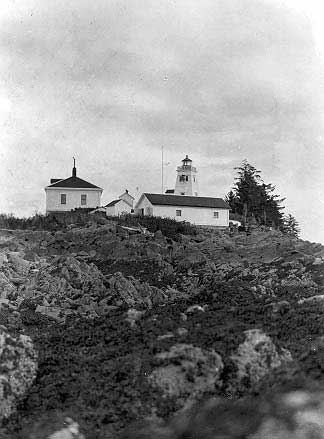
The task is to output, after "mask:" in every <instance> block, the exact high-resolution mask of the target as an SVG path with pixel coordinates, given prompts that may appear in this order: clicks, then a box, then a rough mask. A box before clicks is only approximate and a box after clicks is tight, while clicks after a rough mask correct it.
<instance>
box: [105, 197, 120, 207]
mask: <svg viewBox="0 0 324 439" xmlns="http://www.w3.org/2000/svg"><path fill="white" fill-rule="evenodd" d="M119 201H122V200H121V199H118V200H113V201H111V202H110V203H108V204H106V205H105V207H111V206H114V205H115V204H117V203H118V202H119Z"/></svg>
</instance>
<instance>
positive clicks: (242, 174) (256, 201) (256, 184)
mask: <svg viewBox="0 0 324 439" xmlns="http://www.w3.org/2000/svg"><path fill="white" fill-rule="evenodd" d="M234 169H236V170H237V177H236V178H235V184H234V187H233V189H232V190H231V191H230V192H229V193H228V194H227V197H226V201H227V203H228V204H229V205H230V207H231V210H232V212H234V213H236V214H239V215H241V217H242V218H243V222H244V223H246V222H249V221H251V219H252V218H254V219H255V220H256V221H257V223H258V224H265V225H268V226H271V225H275V226H276V227H280V226H281V225H282V223H283V214H282V212H281V211H282V209H283V207H282V206H281V203H282V202H283V201H284V199H280V198H279V195H275V194H274V193H273V192H274V190H275V187H274V186H273V185H272V184H265V183H264V182H263V180H262V178H261V175H260V174H261V171H258V170H257V169H256V168H255V167H254V166H252V165H250V164H249V163H248V162H247V161H246V160H244V161H243V163H242V165H241V166H239V167H237V168H234Z"/></svg>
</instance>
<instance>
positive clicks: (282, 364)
mask: <svg viewBox="0 0 324 439" xmlns="http://www.w3.org/2000/svg"><path fill="white" fill-rule="evenodd" d="M139 231H140V230H139ZM323 264H324V247H323V246H321V245H320V244H314V243H309V242H305V241H301V240H297V239H293V238H289V237H287V236H285V235H282V234H281V233H279V232H277V231H269V230H254V231H253V232H252V233H251V234H250V235H247V234H245V233H235V234H232V235H230V233H229V232H227V231H215V230H211V231H208V230H200V231H199V233H197V234H196V235H192V236H189V235H178V236H177V237H176V240H173V239H171V238H168V237H166V236H164V235H163V234H162V232H160V231H157V232H155V233H154V234H153V233H144V230H143V229H142V231H141V233H136V231H134V230H132V228H127V227H125V228H123V227H121V226H120V225H118V224H116V223H114V222H113V221H110V222H108V221H107V222H106V223H105V224H103V225H97V224H89V225H88V226H87V227H82V228H78V227H69V228H68V229H65V230H62V231H58V232H46V231H18V230H17V231H5V230H2V231H1V232H0V324H1V326H0V345H1V349H0V356H1V359H2V361H1V367H2V374H1V381H0V391H1V392H2V401H1V403H0V417H1V423H2V424H1V425H2V427H1V430H0V437H1V438H8V439H9V438H10V439H18V438H20V439H22V438H24V439H41V438H42V439H72V438H74V439H76V438H78V439H81V438H85V439H104V438H107V439H108V438H116V439H117V438H152V439H153V438H170V439H171V438H174V439H175V438H179V439H180V438H184V437H186V438H196V439H209V438H210V439H212V438H219V439H220V438H222V439H225V438H226V439H232V438H233V439H234V438H248V439H261V438H264V437H269V438H270V437H271V438H278V439H290V438H291V439H292V438H294V439H295V438H298V439H304V438H305V439H306V438H309V437H312V438H324V421H323V419H324V405H323V395H324V393H323V392H324V390H323V387H322V385H323V384H324V271H323V267H324V265H323Z"/></svg>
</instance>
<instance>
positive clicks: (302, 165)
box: [0, 0, 324, 243]
mask: <svg viewBox="0 0 324 439" xmlns="http://www.w3.org/2000/svg"><path fill="white" fill-rule="evenodd" d="M320 3H321V2H317V1H315V0H314V1H313V2H312V1H310V0H308V1H306V0H305V1H303V0H286V1H283V2H281V3H279V1H277V0H271V1H270V0H268V1H266V0H210V1H209V0H199V1H198V0H194V1H193V0H164V1H163V0H127V1H123V0H118V1H113V0H69V1H66V0H1V10H0V74H1V76H0V115H1V118H0V122H1V143H0V145H1V146H0V148H1V149H0V153H1V157H0V159H1V160H0V170H1V172H0V184H1V194H0V211H2V212H7V213H8V212H13V213H15V214H17V215H31V214H33V213H34V212H35V211H40V212H44V210H45V192H44V187H45V186H46V185H47V184H49V179H50V178H67V177H68V176H70V174H71V168H72V166H73V161H72V156H75V157H76V159H77V169H78V176H79V177H81V178H83V179H85V180H88V181H90V182H92V183H94V184H96V185H98V186H100V187H102V188H103V189H104V192H103V197H102V201H103V203H107V202H109V201H111V200H112V199H114V198H115V197H116V196H118V195H120V194H121V193H122V192H123V191H124V189H125V188H127V189H129V191H130V193H131V194H132V195H134V196H135V197H137V196H138V195H139V194H140V193H141V192H144V191H146V192H160V191H161V147H162V145H163V146H164V158H165V162H169V163H170V164H168V165H165V168H164V174H165V188H166V187H168V188H172V187H174V183H175V168H176V166H177V165H179V164H180V161H181V160H182V159H183V157H184V155H185V154H188V155H189V156H190V157H191V158H192V160H193V161H194V164H195V165H196V166H197V168H198V172H199V186H200V195H202V196H204V195H205V196H215V197H223V196H224V195H225V194H226V193H227V192H228V191H229V189H230V187H231V185H232V184H233V180H234V177H235V171H234V169H233V168H234V167H235V166H238V165H239V164H240V163H241V162H242V160H244V159H247V160H248V161H249V162H250V163H251V164H253V165H254V166H255V167H257V168H258V169H260V170H261V171H262V176H263V179H264V180H265V182H266V183H269V182H271V183H273V184H274V185H275V186H276V188H277V193H278V194H280V195H281V196H282V197H286V201H285V205H286V212H288V213H292V214H293V215H294V216H295V217H296V218H297V220H298V221H299V222H300V225H301V227H302V237H303V238H305V239H309V240H311V241H320V242H322V243H324V227H323V225H322V223H323V214H324V173H323V166H324V157H323V156H324V153H323V151H324V150H323V143H324V130H323V114H324V102H323V84H324V75H323V72H324V68H323V65H324V61H323V60H324V57H323V53H324V33H323V32H322V31H321V29H322V23H323V20H324V12H323V10H322V9H321V8H320ZM321 14H322V15H321ZM322 37H323V41H322Z"/></svg>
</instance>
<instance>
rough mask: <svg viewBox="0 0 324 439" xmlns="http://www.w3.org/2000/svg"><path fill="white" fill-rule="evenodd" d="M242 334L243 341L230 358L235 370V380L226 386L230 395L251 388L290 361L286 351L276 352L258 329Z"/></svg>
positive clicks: (290, 358)
mask: <svg viewBox="0 0 324 439" xmlns="http://www.w3.org/2000/svg"><path fill="white" fill-rule="evenodd" d="M244 333H245V341H244V342H243V343H241V344H240V345H239V347H238V349H237V351H236V353H234V354H232V355H231V356H230V359H231V360H232V361H233V362H234V364H235V366H236V369H237V372H236V376H235V378H234V379H233V380H230V382H229V384H228V390H229V391H230V393H237V392H238V393H239V392H240V391H242V390H246V389H249V388H253V386H254V385H256V384H257V383H258V382H259V381H260V379H261V378H263V377H264V376H265V375H267V374H268V373H269V372H271V371H272V370H274V369H276V368H279V367H281V366H283V365H285V364H288V363H289V362H291V361H292V357H291V354H290V352H289V351H288V350H287V349H281V350H278V349H277V348H276V346H275V345H274V343H273V342H272V340H271V338H270V337H269V336H267V335H266V334H264V333H263V332H262V331H260V330H259V329H250V330H247V331H244Z"/></svg>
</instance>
